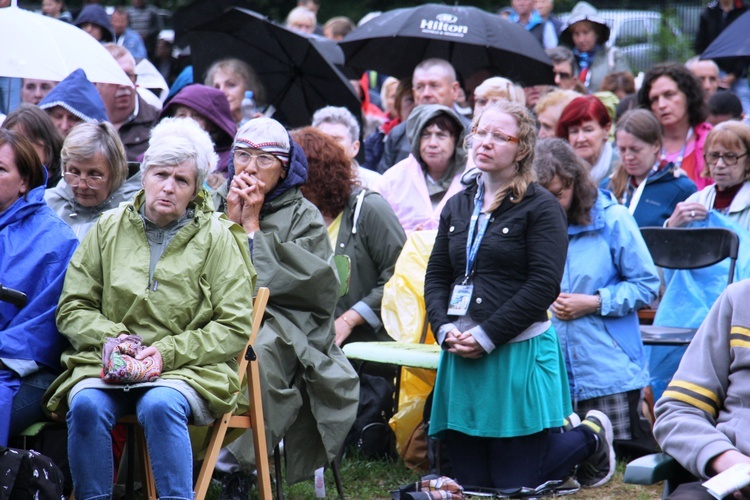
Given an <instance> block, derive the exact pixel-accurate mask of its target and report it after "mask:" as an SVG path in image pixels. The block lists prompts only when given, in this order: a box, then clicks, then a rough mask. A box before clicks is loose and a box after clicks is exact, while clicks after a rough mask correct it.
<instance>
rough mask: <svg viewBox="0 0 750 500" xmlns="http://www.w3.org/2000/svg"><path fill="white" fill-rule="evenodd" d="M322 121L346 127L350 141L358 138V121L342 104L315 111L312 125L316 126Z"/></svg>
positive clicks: (355, 140)
mask: <svg viewBox="0 0 750 500" xmlns="http://www.w3.org/2000/svg"><path fill="white" fill-rule="evenodd" d="M322 123H334V124H336V123H338V124H341V125H343V126H345V127H346V129H347V130H348V131H349V137H350V138H351V140H352V142H357V141H358V140H359V123H357V119H356V118H355V117H354V115H353V114H352V113H351V111H349V110H348V109H346V108H344V107H342V106H326V107H325V108H320V109H319V110H317V111H316V112H315V114H314V115H313V118H312V126H313V127H315V128H318V127H319V126H320V124H322Z"/></svg>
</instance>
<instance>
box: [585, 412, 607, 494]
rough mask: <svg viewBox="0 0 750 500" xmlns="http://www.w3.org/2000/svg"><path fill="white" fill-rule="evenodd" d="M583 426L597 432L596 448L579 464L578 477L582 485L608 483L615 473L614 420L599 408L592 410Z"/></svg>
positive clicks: (595, 485)
mask: <svg viewBox="0 0 750 500" xmlns="http://www.w3.org/2000/svg"><path fill="white" fill-rule="evenodd" d="M581 426H586V427H587V428H588V429H590V430H591V431H592V432H593V433H594V434H596V450H595V451H594V453H593V454H592V455H591V456H590V457H589V458H587V459H586V460H585V461H583V462H581V464H580V465H579V466H578V476H577V479H578V482H579V483H581V485H582V486H588V487H589V488H596V487H598V486H602V485H603V484H605V483H607V481H609V480H610V479H611V478H612V474H614V473H615V449H614V448H613V447H612V440H613V439H614V434H613V433H612V422H610V420H609V417H607V415H605V414H604V413H602V412H600V411H599V410H590V411H589V412H588V413H587V414H586V418H584V419H583V422H581Z"/></svg>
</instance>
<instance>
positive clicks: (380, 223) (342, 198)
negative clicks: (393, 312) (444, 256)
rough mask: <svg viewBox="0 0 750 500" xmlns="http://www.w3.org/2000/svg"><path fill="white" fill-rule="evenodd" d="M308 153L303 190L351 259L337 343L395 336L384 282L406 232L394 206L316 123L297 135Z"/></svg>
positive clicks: (338, 316)
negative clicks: (387, 320)
mask: <svg viewBox="0 0 750 500" xmlns="http://www.w3.org/2000/svg"><path fill="white" fill-rule="evenodd" d="M292 138H293V139H294V141H295V142H296V143H297V144H299V145H300V147H301V148H302V150H303V151H304V152H305V156H306V157H307V163H308V169H309V170H308V171H309V174H308V179H307V182H306V183H305V185H304V186H302V188H301V189H302V194H303V195H305V198H307V199H308V200H310V201H311V202H313V204H314V205H315V206H316V207H318V209H319V210H320V213H321V214H323V220H325V222H326V226H327V227H328V236H329V237H330V239H331V245H332V246H333V248H334V252H335V253H336V254H337V255H348V256H349V258H350V259H351V263H352V269H351V274H350V282H349V292H348V293H347V294H346V295H345V296H343V297H342V298H340V299H339V301H338V303H337V305H336V322H335V326H336V344H337V345H339V346H341V345H343V344H344V343H345V342H348V341H353V342H356V341H368V340H390V337H388V334H387V333H386V331H385V329H384V328H383V322H382V321H381V318H380V302H381V300H382V298H383V286H384V285H385V283H386V282H387V281H388V280H389V279H390V278H391V276H392V275H393V268H394V266H395V265H396V259H398V256H399V254H400V253H401V248H402V247H403V246H404V242H405V241H406V236H405V235H404V230H403V229H401V224H399V222H398V219H397V218H396V215H395V214H394V213H393V210H392V209H391V207H390V205H388V203H387V202H386V201H385V200H384V199H383V198H382V197H381V196H380V195H378V194H377V193H375V192H373V191H370V190H367V189H362V188H360V187H359V186H358V184H357V181H356V178H355V177H354V176H353V173H352V171H351V168H349V169H348V170H347V167H348V164H349V160H348V158H347V156H346V155H345V154H344V155H342V154H341V152H342V150H341V148H338V147H336V142H335V140H334V139H333V138H332V137H329V135H328V134H326V133H323V132H321V131H318V130H316V129H314V128H311V127H306V128H303V129H301V130H298V131H296V132H293V133H292Z"/></svg>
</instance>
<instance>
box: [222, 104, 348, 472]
mask: <svg viewBox="0 0 750 500" xmlns="http://www.w3.org/2000/svg"><path fill="white" fill-rule="evenodd" d="M233 160H234V161H233V165H231V166H230V170H229V173H230V182H229V185H228V186H227V185H225V186H223V187H222V189H220V190H219V191H218V192H217V193H216V195H217V198H216V200H215V204H216V206H218V207H221V209H222V210H226V213H227V215H228V216H229V218H230V219H231V220H233V221H234V222H236V223H238V224H240V225H241V226H242V228H243V229H244V230H245V232H246V233H247V237H248V242H249V244H250V248H251V251H252V256H253V262H254V263H255V266H256V267H257V268H258V269H259V270H260V274H259V275H258V285H259V286H267V287H269V288H270V290H271V298H270V300H269V303H268V306H267V307H266V316H265V320H264V322H263V326H262V327H261V330H260V332H259V333H258V340H257V342H256V344H255V350H256V352H257V354H258V359H259V366H260V377H261V385H262V386H263V388H264V391H263V410H264V412H266V414H267V415H271V416H272V417H271V418H269V419H267V420H266V432H267V435H269V440H268V441H269V448H273V447H274V446H275V445H276V444H278V443H279V442H280V441H281V439H282V438H283V439H284V443H285V453H286V456H287V468H286V478H287V481H288V482H290V483H294V482H296V481H300V480H302V479H304V478H307V477H310V476H312V474H313V473H314V471H315V469H316V468H319V467H323V466H325V465H326V464H328V463H330V461H331V460H333V459H334V457H335V456H336V454H337V453H338V451H339V449H340V448H341V444H342V443H343V441H344V438H345V437H346V434H347V432H348V431H349V428H350V427H351V425H352V423H353V422H354V418H355V415H356V412H357V401H358V389H359V385H358V379H357V374H356V373H355V372H354V370H353V369H352V367H351V365H350V364H349V362H348V361H347V359H346V357H345V356H344V354H343V353H342V352H341V349H339V347H338V346H337V345H336V344H335V343H334V338H335V337H334V336H335V330H334V319H335V307H336V302H337V300H338V291H339V280H338V278H337V276H336V273H335V271H334V268H333V267H332V265H333V253H332V251H331V243H330V242H329V238H328V232H327V230H326V224H325V221H324V220H323V217H322V216H321V215H320V212H319V211H318V209H317V208H315V206H314V205H313V204H312V203H310V202H309V201H307V200H306V199H305V198H304V197H303V196H302V193H300V186H302V185H303V184H304V183H305V181H306V180H307V160H306V159H305V154H304V153H303V152H302V149H301V148H300V147H299V146H298V145H297V144H296V143H295V142H294V141H292V140H291V138H290V137H289V134H288V133H287V131H286V130H285V129H284V127H283V126H282V125H281V124H280V123H279V122H277V121H276V120H272V119H270V118H256V119H254V120H250V121H249V122H247V123H246V124H245V125H243V126H242V127H241V128H240V130H239V131H238V132H237V136H236V137H235V140H234V153H233ZM249 439H250V434H249V433H245V434H244V435H243V437H242V438H240V439H238V440H237V441H235V442H234V443H232V444H231V445H229V447H228V448H226V449H225V451H224V452H223V453H222V455H221V456H220V463H219V465H218V469H219V470H220V471H223V472H229V473H232V474H230V478H229V479H231V476H235V477H236V478H237V479H239V480H241V481H244V482H247V481H249V477H250V475H251V474H252V471H253V468H254V467H253V461H254V458H253V457H251V456H249V453H251V450H252V446H250V445H249V442H248V440H249ZM230 482H231V481H230Z"/></svg>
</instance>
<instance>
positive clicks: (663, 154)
mask: <svg viewBox="0 0 750 500" xmlns="http://www.w3.org/2000/svg"><path fill="white" fill-rule="evenodd" d="M691 135H693V127H690V128H689V129H688V131H687V135H686V136H685V142H683V143H682V148H680V154H678V155H677V160H675V161H674V166H675V168H680V167H681V166H682V160H683V159H684V158H685V148H686V147H687V143H688V140H689V139H690V136H691ZM661 161H662V162H666V161H667V148H666V146H662V147H661Z"/></svg>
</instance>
